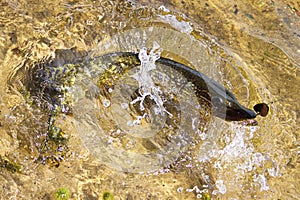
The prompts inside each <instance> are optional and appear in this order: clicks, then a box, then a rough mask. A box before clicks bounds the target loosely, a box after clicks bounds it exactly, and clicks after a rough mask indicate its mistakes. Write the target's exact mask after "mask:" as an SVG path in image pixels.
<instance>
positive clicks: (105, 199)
mask: <svg viewBox="0 0 300 200" xmlns="http://www.w3.org/2000/svg"><path fill="white" fill-rule="evenodd" d="M102 200H114V195H113V194H112V193H110V192H103V194H102Z"/></svg>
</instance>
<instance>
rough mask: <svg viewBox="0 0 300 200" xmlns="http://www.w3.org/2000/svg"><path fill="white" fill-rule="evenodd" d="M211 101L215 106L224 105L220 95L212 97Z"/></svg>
mask: <svg viewBox="0 0 300 200" xmlns="http://www.w3.org/2000/svg"><path fill="white" fill-rule="evenodd" d="M211 102H212V104H213V105H214V106H215V107H221V106H223V105H224V101H223V99H222V98H220V97H213V98H212V100H211Z"/></svg>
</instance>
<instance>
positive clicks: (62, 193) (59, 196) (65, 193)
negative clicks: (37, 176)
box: [54, 188, 70, 200]
mask: <svg viewBox="0 0 300 200" xmlns="http://www.w3.org/2000/svg"><path fill="white" fill-rule="evenodd" d="M54 198H55V200H68V199H69V198H70V192H69V190H68V189H67V188H59V189H57V190H56V192H55V193H54Z"/></svg>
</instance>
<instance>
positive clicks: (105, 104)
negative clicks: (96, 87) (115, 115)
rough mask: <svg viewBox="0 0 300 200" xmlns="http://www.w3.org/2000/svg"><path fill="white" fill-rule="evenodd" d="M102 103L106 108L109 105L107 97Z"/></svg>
mask: <svg viewBox="0 0 300 200" xmlns="http://www.w3.org/2000/svg"><path fill="white" fill-rule="evenodd" d="M102 104H103V106H104V107H105V108H108V107H109V106H110V101H109V100H108V99H103V100H102Z"/></svg>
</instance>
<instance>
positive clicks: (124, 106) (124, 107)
mask: <svg viewBox="0 0 300 200" xmlns="http://www.w3.org/2000/svg"><path fill="white" fill-rule="evenodd" d="M128 106H129V105H128V103H121V107H122V108H123V109H127V108H128Z"/></svg>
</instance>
